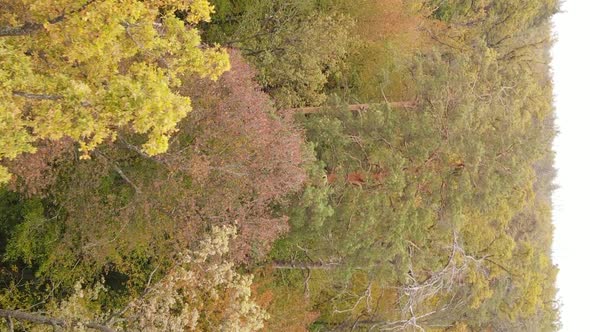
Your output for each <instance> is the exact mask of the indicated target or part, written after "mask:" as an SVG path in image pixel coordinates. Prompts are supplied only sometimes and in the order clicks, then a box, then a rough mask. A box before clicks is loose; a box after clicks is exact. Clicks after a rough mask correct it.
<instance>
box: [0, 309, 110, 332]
mask: <svg viewBox="0 0 590 332" xmlns="http://www.w3.org/2000/svg"><path fill="white" fill-rule="evenodd" d="M0 317H4V318H6V319H7V320H8V321H9V324H10V325H11V326H12V323H11V322H12V318H14V319H17V320H21V321H27V322H31V323H36V324H44V325H51V326H59V327H64V328H65V327H68V326H72V325H74V324H76V323H78V324H82V325H84V326H85V327H87V328H89V329H94V330H98V331H103V332H115V330H114V329H112V328H110V327H109V326H106V325H102V324H99V323H96V322H80V321H67V320H65V319H61V318H56V317H50V316H43V315H36V314H32V313H28V312H24V311H19V310H5V309H0ZM12 328H14V326H12Z"/></svg>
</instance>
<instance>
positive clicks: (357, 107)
mask: <svg viewBox="0 0 590 332" xmlns="http://www.w3.org/2000/svg"><path fill="white" fill-rule="evenodd" d="M386 104H387V105H389V106H391V107H395V108H416V102H415V101H413V100H408V101H393V102H389V103H386ZM371 105H372V104H350V105H348V110H349V111H351V112H354V111H363V110H366V109H369V107H370V106H371ZM324 108H325V107H324V106H315V107H296V108H288V109H286V110H287V111H292V112H297V113H303V114H312V113H317V112H319V111H321V110H322V109H324Z"/></svg>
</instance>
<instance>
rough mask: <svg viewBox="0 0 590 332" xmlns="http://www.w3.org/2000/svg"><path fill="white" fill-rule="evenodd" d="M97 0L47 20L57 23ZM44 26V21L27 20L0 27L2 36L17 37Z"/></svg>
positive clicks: (90, 0)
mask: <svg viewBox="0 0 590 332" xmlns="http://www.w3.org/2000/svg"><path fill="white" fill-rule="evenodd" d="M95 1H96V0H88V1H86V3H84V4H83V5H82V6H80V8H78V9H75V10H72V11H70V12H68V13H65V14H61V15H59V16H56V17H54V18H52V19H49V20H48V21H47V22H48V23H50V24H56V23H59V22H61V21H63V20H65V19H66V17H68V16H70V15H72V14H77V13H80V12H82V11H83V10H85V9H86V8H87V7H88V6H90V5H91V4H92V3H93V2H95ZM42 28H43V24H42V23H34V22H25V23H24V24H23V25H20V26H16V27H13V26H4V27H0V37H16V36H26V35H30V34H32V33H33V32H36V31H39V30H41V29H42Z"/></svg>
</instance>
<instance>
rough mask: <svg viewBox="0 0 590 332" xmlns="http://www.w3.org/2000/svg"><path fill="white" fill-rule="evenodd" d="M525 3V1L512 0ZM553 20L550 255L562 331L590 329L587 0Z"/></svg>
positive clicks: (569, 0)
mask: <svg viewBox="0 0 590 332" xmlns="http://www.w3.org/2000/svg"><path fill="white" fill-rule="evenodd" d="M517 1H526V0H517ZM562 10H563V13H561V14H558V15H557V16H556V17H555V18H554V25H555V33H556V34H557V38H558V40H557V43H556V44H555V45H554V47H553V51H552V54H553V64H552V66H553V78H554V83H555V87H554V88H555V106H556V109H557V126H558V129H559V132H560V133H559V136H558V137H557V139H556V140H555V143H554V149H555V151H556V152H557V159H556V167H557V169H558V176H557V181H556V184H557V185H559V186H560V188H559V189H558V190H557V191H556V192H555V194H554V196H553V204H554V215H553V220H554V224H555V228H556V229H555V237H554V244H553V257H554V259H555V262H556V263H557V264H558V265H559V269H560V272H559V275H558V277H557V285H558V287H559V289H560V290H559V295H558V296H559V297H560V300H561V302H562V305H563V306H562V310H561V318H562V323H563V329H562V331H565V332H570V331H571V332H578V331H582V332H583V331H590V327H589V325H588V319H589V318H590V311H589V309H590V304H589V303H590V274H589V273H588V272H590V271H589V270H590V267H589V265H588V264H589V263H590V195H589V190H590V167H588V166H589V161H590V154H589V153H590V151H589V148H590V113H589V112H588V111H589V108H590V102H589V100H590V98H589V97H590V84H588V82H589V80H590V52H589V51H590V45H589V42H590V38H589V36H590V16H589V13H590V1H589V0H566V2H565V3H564V5H563V8H562Z"/></svg>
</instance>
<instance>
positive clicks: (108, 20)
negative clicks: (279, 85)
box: [0, 0, 229, 183]
mask: <svg viewBox="0 0 590 332" xmlns="http://www.w3.org/2000/svg"><path fill="white" fill-rule="evenodd" d="M212 12H213V7H212V6H211V5H210V4H209V3H208V2H207V0H148V1H140V0H0V161H1V160H3V159H4V160H10V159H14V158H16V157H17V156H18V155H19V154H21V153H24V152H34V151H35V147H34V143H35V142H36V141H37V140H40V139H59V138H61V137H64V136H67V137H70V138H72V139H74V140H75V141H77V142H78V143H79V149H80V152H81V156H82V158H88V157H89V152H90V151H92V150H93V149H94V148H96V146H97V145H98V144H100V143H101V142H103V141H105V140H109V139H115V138H116V130H117V129H119V128H126V129H130V130H132V131H134V132H136V133H139V134H145V135H146V141H145V143H144V145H143V150H144V152H145V153H147V154H149V155H154V154H158V153H161V152H164V151H166V149H167V147H168V137H169V136H170V134H171V133H172V132H174V131H175V128H176V124H177V123H178V122H179V121H180V120H181V119H182V118H183V117H184V116H185V115H186V114H187V113H188V112H189V111H190V110H191V105H190V100H189V98H187V97H183V96H181V95H179V94H178V93H176V92H175V87H177V86H178V85H179V84H180V79H181V75H183V74H193V75H194V74H196V75H200V76H202V77H210V78H212V79H216V78H217V77H219V75H221V74H222V73H223V72H224V71H226V70H228V69H229V58H228V55H227V53H226V52H225V51H224V50H222V49H219V48H218V47H208V48H206V47H203V45H201V38H200V36H199V32H198V31H197V30H196V29H195V26H196V24H197V23H198V22H200V21H207V20H209V18H210V15H211V13H212ZM9 179H10V174H9V173H8V171H7V169H6V168H5V167H3V166H1V165H0V183H3V182H6V181H8V180H9Z"/></svg>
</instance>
